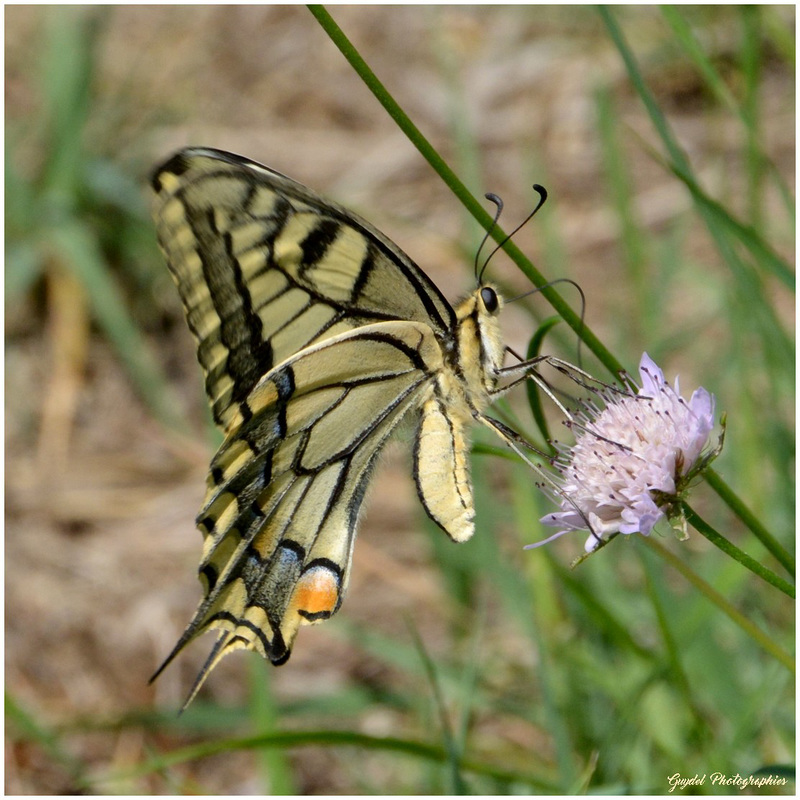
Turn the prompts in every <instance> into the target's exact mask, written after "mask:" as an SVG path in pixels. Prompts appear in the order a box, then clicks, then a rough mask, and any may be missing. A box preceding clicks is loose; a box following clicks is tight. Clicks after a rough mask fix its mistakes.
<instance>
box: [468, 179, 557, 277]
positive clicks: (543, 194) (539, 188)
mask: <svg viewBox="0 0 800 800" xmlns="http://www.w3.org/2000/svg"><path fill="white" fill-rule="evenodd" d="M533 190H534V191H535V192H536V193H537V194H538V195H539V202H538V203H537V204H536V208H534V209H533V211H531V213H530V214H528V216H527V217H525V219H524V220H522V222H520V224H519V225H517V227H516V228H514V230H513V231H511V233H509V234H508V235H507V236H506V238H505V239H503V241H502V242H500V244H498V245H497V246H496V247H495V248H494V250H492V252H491V253H489V255H488V256H487V258H486V261H484V262H483V266H482V267H481V271H480V273H479V274H478V283H480V282H481V279H482V278H483V273H484V272H485V271H486V267H487V266H488V264H489V262H490V261H491V260H492V256H494V254H495V253H496V252H497V251H498V250H499V249H500V248H501V247H502V246H503V245H504V244H505V243H506V242H507V241H508V240H509V239H510V238H511V237H512V236H515V235H516V234H517V233H519V231H520V230H522V228H524V227H525V226H526V225H527V224H528V223H529V222H530V221H531V219H533V217H534V215H535V214H536V212H537V211H538V210H539V209H540V208H541V207H542V206H543V205H544V204H545V201H546V200H547V189H545V188H544V186H541V185H540V184H538V183H534V184H533ZM486 196H487V197H489V195H488V194H487V195H486ZM498 216H499V214H498ZM496 221H497V220H496V219H495V222H496ZM488 235H489V234H488V233H487V234H486V237H484V241H486V238H488ZM478 252H480V251H478ZM477 260H478V259H477V256H476V257H475V261H476V264H475V268H476V269H477Z"/></svg>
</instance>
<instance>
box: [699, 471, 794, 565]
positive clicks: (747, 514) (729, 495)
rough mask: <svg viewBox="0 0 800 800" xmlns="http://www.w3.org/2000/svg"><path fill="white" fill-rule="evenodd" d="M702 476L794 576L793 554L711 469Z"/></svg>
mask: <svg viewBox="0 0 800 800" xmlns="http://www.w3.org/2000/svg"><path fill="white" fill-rule="evenodd" d="M703 477H704V478H705V479H706V482H707V483H708V485H709V486H710V487H711V488H712V489H713V490H714V491H715V492H716V493H717V494H718V495H719V496H720V497H721V498H722V500H723V502H725V503H726V505H727V506H728V508H730V509H731V511H733V513H734V514H735V515H736V516H737V517H738V518H739V519H740V520H741V521H742V522H743V523H744V524H745V525H746V526H747V527H748V528H749V529H750V530H751V531H752V533H753V535H754V536H755V537H756V538H757V539H758V540H759V541H760V542H761V544H763V545H764V547H766V548H767V550H769V552H770V553H772V555H773V556H775V558H776V559H777V560H778V561H779V562H780V563H781V564H782V565H783V566H784V567H785V568H786V571H787V572H788V573H789V574H790V575H791V576H792V578H794V576H795V560H794V556H793V555H792V554H791V553H790V552H789V551H788V550H786V549H785V548H784V547H783V545H781V544H780V542H779V541H778V540H777V539H776V538H775V537H774V536H773V535H772V534H771V533H770V532H769V531H768V530H767V529H766V528H765V527H764V526H763V525H762V524H761V521H760V520H759V519H758V518H757V517H756V516H755V514H753V512H752V511H751V510H750V509H749V508H748V507H747V506H746V505H745V504H744V503H743V502H742V501H741V500H740V499H739V497H738V495H737V494H736V492H734V491H733V489H731V487H730V486H728V484H727V483H725V481H724V480H723V479H722V478H721V477H720V476H719V475H718V474H717V473H716V472H715V471H714V470H713V469H707V470H705V471H704V472H703Z"/></svg>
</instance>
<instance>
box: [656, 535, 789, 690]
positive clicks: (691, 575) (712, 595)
mask: <svg viewBox="0 0 800 800" xmlns="http://www.w3.org/2000/svg"><path fill="white" fill-rule="evenodd" d="M645 541H646V542H647V544H648V545H649V546H650V547H652V548H653V549H654V550H655V551H656V552H657V553H658V554H659V555H660V556H661V557H662V558H663V559H664V560H665V561H666V562H667V563H669V564H670V566H672V567H674V568H675V569H676V570H677V571H678V572H680V573H681V575H683V577H684V578H686V580H687V581H689V583H691V584H692V585H693V586H695V587H696V588H697V589H698V590H699V591H700V592H702V593H703V594H704V595H705V596H706V597H707V598H708V599H709V600H710V601H711V602H712V603H713V604H714V605H715V606H717V608H719V610H720V611H722V613H723V614H725V615H726V616H727V617H728V618H729V619H730V620H731V621H732V622H734V623H735V624H736V625H738V626H739V627H740V628H741V629H742V630H743V631H744V632H745V633H746V634H747V635H748V636H750V638H751V639H753V641H755V642H756V643H757V644H759V645H760V646H761V647H762V648H763V649H764V650H766V651H767V652H768V653H769V654H770V655H772V656H774V657H775V658H776V659H777V660H778V661H780V662H781V664H783V666H784V667H786V669H788V670H789V671H790V672H791V673H792V674H794V671H795V667H794V659H793V658H792V656H791V655H790V654H789V653H787V652H786V651H785V650H783V648H781V647H779V646H778V645H777V644H776V643H775V641H774V640H773V639H772V638H771V637H770V636H768V635H767V634H766V633H764V631H762V630H761V629H760V628H758V627H757V626H756V625H754V624H753V623H752V622H750V620H749V619H747V617H745V616H744V614H742V613H741V612H740V611H738V610H737V609H736V608H734V607H733V606H732V605H731V604H730V603H729V602H728V601H727V600H726V599H725V598H724V597H723V596H722V595H721V594H720V593H719V592H718V591H717V590H716V589H714V588H713V587H712V586H711V585H710V584H709V583H707V582H706V581H704V580H703V579H702V578H701V577H700V576H699V575H698V574H697V573H696V572H693V571H692V570H691V569H690V568H689V567H688V566H687V565H686V564H684V563H683V561H681V560H680V559H679V558H678V557H677V556H676V555H675V554H674V553H671V552H670V551H669V550H667V548H666V547H664V546H663V545H662V544H660V543H659V542H657V541H656V540H655V539H654V538H653V537H652V536H650V537H648V538H647V539H646V540H645Z"/></svg>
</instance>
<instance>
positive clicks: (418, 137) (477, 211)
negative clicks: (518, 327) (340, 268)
mask: <svg viewBox="0 0 800 800" xmlns="http://www.w3.org/2000/svg"><path fill="white" fill-rule="evenodd" d="M308 10H309V11H310V12H311V13H312V14H313V15H314V17H315V18H316V20H317V22H319V24H320V25H321V26H322V28H323V30H324V31H325V33H327V34H328V36H329V37H330V39H331V41H332V42H333V43H334V44H335V45H336V47H338V48H339V50H340V52H341V53H342V55H343V56H344V57H345V58H346V59H347V60H348V61H349V62H350V66H351V67H353V69H354V70H355V71H356V73H357V74H358V76H359V77H360V78H361V80H362V81H364V83H365V84H366V86H367V88H368V89H369V90H370V91H371V92H372V93H373V94H374V95H375V98H376V99H377V100H378V102H380V104H381V105H382V106H383V107H384V109H386V111H387V113H388V114H389V116H390V117H391V118H392V119H393V120H394V121H395V123H397V126H398V127H399V128H400V130H401V131H403V133H404V134H405V135H406V136H407V137H408V140H409V141H410V142H411V143H412V144H413V145H414V147H416V148H417V150H419V152H420V153H421V154H422V156H423V157H424V158H425V159H426V160H427V161H428V163H429V164H430V165H431V166H432V167H433V169H434V170H435V171H436V173H437V174H438V175H439V177H440V178H441V179H442V180H443V181H444V182H445V184H446V185H447V186H448V187H449V188H450V190H451V191H452V192H453V194H455V196H456V197H457V198H458V199H459V200H460V201H461V203H462V204H463V206H464V207H465V208H466V209H467V211H469V213H470V214H472V216H473V217H474V218H475V219H476V220H477V221H478V222H479V223H480V224H481V225H482V226H483V227H484V228H485V229H487V230H488V229H489V228H490V227H491V230H492V237H493V238H494V239H495V241H497V242H498V243H499V242H502V241H504V240H505V238H506V234H505V232H504V231H503V230H502V228H500V226H499V225H494V226H493V227H492V217H491V215H490V214H489V213H488V212H487V211H486V209H485V208H484V207H483V206H482V205H481V204H480V203H479V202H478V201H477V200H476V199H475V198H474V197H473V196H472V193H471V192H470V191H469V189H468V188H467V187H466V186H465V185H464V184H463V183H462V181H461V180H460V179H459V178H458V176H457V175H456V174H455V172H453V170H452V169H451V168H450V167H449V166H448V164H447V162H446V161H445V160H444V159H443V158H442V157H441V156H440V155H439V153H438V152H437V151H436V148H434V146H433V145H432V144H431V143H430V142H429V141H428V140H427V139H426V138H425V136H424V135H423V134H422V131H420V129H419V128H418V127H417V126H416V125H415V124H414V123H413V122H412V121H411V119H410V118H409V117H408V115H407V114H406V112H405V111H403V109H402V108H401V107H400V105H399V103H398V102H397V101H396V100H395V99H394V97H392V95H391V94H390V92H389V91H388V90H387V89H386V87H385V86H384V85H383V84H382V83H381V81H380V80H379V79H378V76H377V75H375V73H374V72H373V71H372V70H371V69H370V67H369V65H368V64H367V62H366V61H364V59H363V58H362V57H361V54H360V53H359V52H358V50H356V48H355V47H354V46H353V43H352V42H351V41H350V40H349V39H348V38H347V36H346V35H345V33H344V31H342V29H341V28H340V27H339V26H338V25H337V24H336V22H335V21H334V20H333V18H332V17H331V15H330V14H329V13H328V11H327V9H326V8H325V7H324V6H321V5H309V6H308ZM503 250H504V251H505V252H506V254H507V255H508V257H509V258H510V259H511V260H512V261H513V262H514V263H515V264H516V265H517V266H518V267H519V268H520V269H521V270H522V272H523V273H524V274H525V275H527V277H528V278H529V279H530V280H531V281H532V282H533V284H534V285H535V286H537V287H538V288H539V289H540V290H541V293H542V296H543V297H544V298H545V299H546V300H547V302H548V303H550V305H551V306H552V307H553V308H554V309H555V310H556V311H557V312H558V314H559V315H560V316H561V318H562V319H563V320H564V321H565V322H566V323H567V325H569V326H570V327H571V328H572V329H573V330H574V331H575V332H576V333H577V334H578V336H579V337H580V338H581V339H582V340H583V341H584V342H585V344H586V346H587V347H588V348H589V349H590V350H591V351H592V352H593V353H594V354H595V355H596V356H597V358H598V359H599V360H600V362H601V363H602V364H604V365H605V367H606V368H607V369H608V370H609V372H610V373H611V374H612V375H613V376H614V377H615V378H616V377H617V376H618V375H619V374H620V372H622V365H621V364H620V362H619V361H617V359H616V358H614V356H613V355H612V354H611V352H610V351H609V350H608V349H607V348H606V346H605V345H604V344H602V342H601V341H600V340H599V339H598V338H597V336H595V334H594V333H593V332H592V331H591V330H590V329H589V327H588V326H587V325H586V324H585V323H584V321H583V319H582V318H581V316H580V315H578V314H576V313H575V312H574V311H573V310H572V308H571V307H570V306H569V304H568V303H567V302H566V301H565V300H564V299H563V298H562V297H561V295H560V294H559V293H558V292H557V291H556V290H555V289H554V288H553V287H552V286H551V285H550V283H549V282H548V281H547V280H546V279H545V278H544V276H543V275H542V274H541V272H539V270H537V269H536V267H535V266H534V265H533V264H532V263H531V261H530V259H528V258H526V257H525V255H524V254H523V253H522V251H521V250H520V249H519V248H518V247H517V246H516V245H515V244H514V242H513V241H506V242H505V244H504V245H503Z"/></svg>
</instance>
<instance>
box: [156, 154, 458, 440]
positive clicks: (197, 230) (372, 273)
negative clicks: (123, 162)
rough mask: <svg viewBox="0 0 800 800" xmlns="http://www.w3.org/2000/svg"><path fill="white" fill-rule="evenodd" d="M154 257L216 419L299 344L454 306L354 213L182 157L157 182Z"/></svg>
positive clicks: (265, 174)
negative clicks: (163, 270)
mask: <svg viewBox="0 0 800 800" xmlns="http://www.w3.org/2000/svg"><path fill="white" fill-rule="evenodd" d="M152 185H153V188H154V190H155V192H156V195H157V200H156V207H155V220H156V224H157V230H158V238H159V243H160V245H161V248H162V250H163V252H164V254H165V256H166V259H167V262H168V264H169V266H170V269H171V271H172V273H173V276H174V277H175V280H176V282H177V284H178V290H179V292H180V295H181V298H182V300H183V304H184V308H185V311H186V316H187V319H188V322H189V327H190V328H191V330H192V332H193V333H194V336H195V338H196V340H197V348H198V358H199V360H200V363H201V365H202V367H203V370H204V372H205V379H206V391H207V394H208V396H209V399H210V401H211V405H212V410H213V414H214V419H215V420H216V421H217V423H218V424H219V425H221V426H222V427H223V429H225V430H228V429H229V428H230V425H231V420H232V419H233V417H234V416H235V415H236V406H237V404H239V403H241V402H242V400H243V399H244V398H245V397H246V396H247V395H248V394H249V393H250V391H251V390H252V389H253V387H254V386H255V384H256V383H257V382H258V380H259V379H260V378H261V377H262V376H263V375H264V374H265V373H266V372H268V371H269V370H270V369H272V367H274V366H276V365H278V364H280V363H281V361H283V360H284V359H285V358H287V357H289V356H291V355H294V354H295V353H297V352H298V351H299V350H301V349H302V348H303V347H306V346H307V345H309V344H311V343H313V342H316V341H320V340H321V339H324V338H328V337H331V336H334V335H336V334H337V333H341V332H342V331H344V330H350V329H353V328H356V327H360V326H362V325H368V324H370V323H373V322H380V321H384V320H391V319H401V320H408V321H413V322H420V323H423V324H425V325H427V326H428V327H429V328H430V329H431V330H432V331H433V332H434V333H435V334H437V335H439V336H445V335H447V333H448V331H451V330H452V329H453V327H454V324H455V317H454V313H453V309H452V308H451V306H450V305H449V304H448V302H447V301H446V300H445V298H444V297H443V296H442V295H441V293H440V292H439V290H438V289H437V288H436V286H435V285H434V284H433V283H432V282H431V280H430V279H429V278H428V277H427V275H425V273H424V272H422V270H421V269H420V268H419V267H418V266H417V265H416V264H414V262H413V261H411V259H410V258H408V256H406V255H405V254H404V253H403V252H402V251H401V250H400V249H399V248H398V247H397V246H396V245H394V244H393V243H392V242H391V241H390V240H389V239H387V238H386V237H385V236H384V235H383V234H382V233H380V232H379V231H378V230H376V229H375V228H373V227H372V226H371V225H370V224H369V223H367V222H365V221H364V220H362V219H360V218H359V217H357V216H356V215H355V214H353V213H352V212H350V211H347V210H346V209H344V208H342V207H341V206H338V205H336V204H335V203H330V202H328V201H325V200H323V199H321V198H320V197H318V196H317V195H316V194H314V193H313V192H312V191H311V190H309V189H307V188H306V187H305V186H303V185H301V184H299V183H297V182H295V181H293V180H291V179H290V178H287V177H285V176H284V175H281V174H280V173H278V172H275V171H274V170H271V169H269V168H268V167H265V166H262V165H261V164H257V163H255V162H253V161H249V160H248V159H246V158H242V157H240V156H236V155H233V154H231V153H225V152H222V151H219V150H213V149H211V148H188V149H186V150H182V151H180V152H179V153H177V154H176V155H174V156H172V157H171V158H170V159H169V160H168V161H166V162H165V163H164V164H163V165H162V166H160V167H159V168H158V169H157V170H156V171H155V172H154V174H153V178H152Z"/></svg>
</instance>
